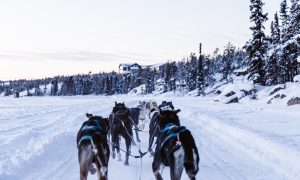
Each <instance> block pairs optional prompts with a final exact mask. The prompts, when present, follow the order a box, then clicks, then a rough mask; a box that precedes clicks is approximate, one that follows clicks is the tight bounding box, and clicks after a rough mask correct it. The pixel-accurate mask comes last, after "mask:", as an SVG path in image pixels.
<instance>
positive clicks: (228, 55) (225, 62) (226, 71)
mask: <svg viewBox="0 0 300 180" xmlns="http://www.w3.org/2000/svg"><path fill="white" fill-rule="evenodd" d="M234 56H235V47H234V46H233V45H232V44H231V43H228V44H227V45H226V47H225V49H224V53H223V58H222V65H221V66H222V68H223V70H222V74H223V78H222V79H226V80H227V81H228V80H229V79H228V76H229V75H231V74H232V73H233V70H234V63H233V60H234Z"/></svg>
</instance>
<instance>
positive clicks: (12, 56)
mask: <svg viewBox="0 0 300 180" xmlns="http://www.w3.org/2000/svg"><path fill="white" fill-rule="evenodd" d="M142 56H143V55H139V54H131V53H126V52H113V53H110V52H100V51H86V50H63V51H48V52H22V51H5V52H0V61H1V60H2V61H3V60H4V61H6V60H9V61H11V60H15V61H43V60H55V61H81V62H85V61H99V62H101V61H102V62H103V61H106V62H107V61H110V62H116V63H118V62H128V63H130V62H137V61H144V62H148V61H151V60H150V58H149V59H148V58H147V56H146V55H144V57H146V58H143V59H142V60H141V58H140V57H142Z"/></svg>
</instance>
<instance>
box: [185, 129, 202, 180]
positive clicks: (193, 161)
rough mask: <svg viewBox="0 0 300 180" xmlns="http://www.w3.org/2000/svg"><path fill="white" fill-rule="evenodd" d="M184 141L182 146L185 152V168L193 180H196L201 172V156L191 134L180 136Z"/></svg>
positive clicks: (186, 133)
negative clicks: (199, 165)
mask: <svg viewBox="0 0 300 180" xmlns="http://www.w3.org/2000/svg"><path fill="white" fill-rule="evenodd" d="M180 139H182V145H183V148H184V151H185V159H184V167H185V171H186V173H187V174H188V176H189V178H190V179H191V180H194V179H196V175H197V173H198V171H199V167H198V164H199V161H200V158H199V154H198V150H197V147H196V144H195V141H194V138H193V137H192V135H191V134H190V132H184V133H182V134H181V135H180Z"/></svg>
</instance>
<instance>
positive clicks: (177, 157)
mask: <svg viewBox="0 0 300 180" xmlns="http://www.w3.org/2000/svg"><path fill="white" fill-rule="evenodd" d="M184 156H185V154H184V149H183V147H182V146H180V147H179V149H177V150H175V151H174V152H173V153H172V154H170V156H169V160H170V174H171V180H180V178H181V175H182V171H183V167H184V166H183V163H184Z"/></svg>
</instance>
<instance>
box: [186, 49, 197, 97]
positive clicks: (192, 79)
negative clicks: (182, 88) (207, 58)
mask: <svg viewBox="0 0 300 180" xmlns="http://www.w3.org/2000/svg"><path fill="white" fill-rule="evenodd" d="M197 61H198V60H197V57H196V56H195V54H193V53H192V54H191V56H190V60H188V61H187V62H186V71H187V72H188V74H187V77H186V83H187V89H188V91H193V90H195V89H196V86H197V68H198V62H197Z"/></svg>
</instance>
